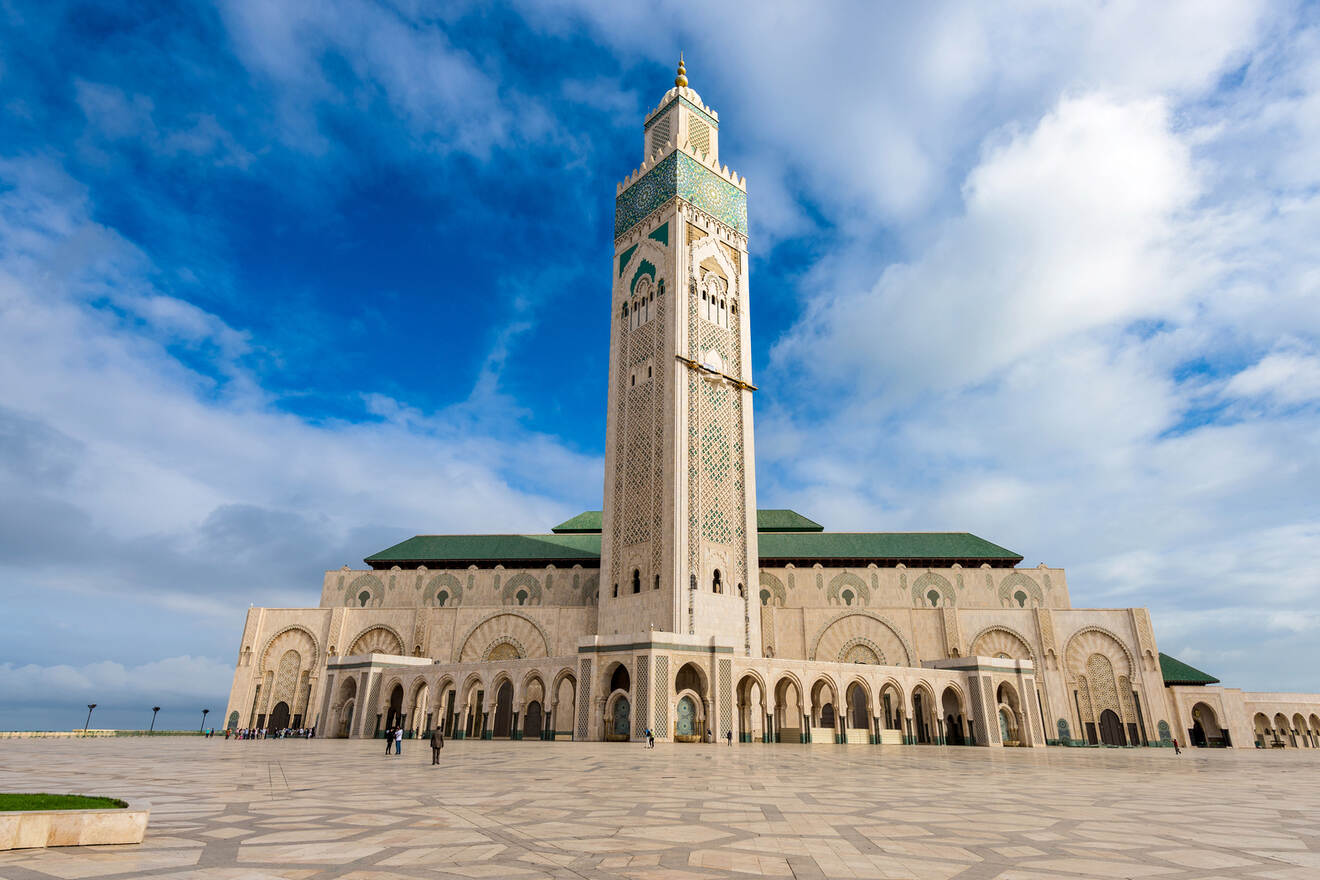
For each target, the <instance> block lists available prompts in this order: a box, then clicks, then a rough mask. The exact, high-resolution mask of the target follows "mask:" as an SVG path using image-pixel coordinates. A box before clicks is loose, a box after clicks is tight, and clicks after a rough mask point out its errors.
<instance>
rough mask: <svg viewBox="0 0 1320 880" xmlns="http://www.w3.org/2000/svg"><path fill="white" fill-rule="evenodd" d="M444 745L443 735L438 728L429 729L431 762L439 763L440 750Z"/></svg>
mask: <svg viewBox="0 0 1320 880" xmlns="http://www.w3.org/2000/svg"><path fill="white" fill-rule="evenodd" d="M444 747H445V735H444V734H443V733H441V732H440V728H438V727H437V728H436V729H435V730H433V731H431V763H432V764H439V763H440V750H441V749H443V748H444Z"/></svg>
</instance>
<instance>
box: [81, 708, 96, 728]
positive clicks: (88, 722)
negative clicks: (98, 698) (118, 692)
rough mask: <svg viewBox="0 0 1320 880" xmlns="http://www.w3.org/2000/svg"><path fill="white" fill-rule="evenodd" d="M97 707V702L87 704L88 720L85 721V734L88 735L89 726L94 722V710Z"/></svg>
mask: <svg viewBox="0 0 1320 880" xmlns="http://www.w3.org/2000/svg"><path fill="white" fill-rule="evenodd" d="M95 708H96V704H95V703H88V704H87V720H86V721H84V722H83V736H86V735H87V728H88V727H90V726H91V724H92V710H93V709H95Z"/></svg>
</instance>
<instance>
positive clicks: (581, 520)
mask: <svg viewBox="0 0 1320 880" xmlns="http://www.w3.org/2000/svg"><path fill="white" fill-rule="evenodd" d="M604 527H605V512H604V511H601V510H586V511H583V512H582V513H579V514H578V515H577V516H575V517H573V518H572V519H566V520H564V521H563V522H561V523H560V524H559V525H557V526H555V527H554V528H553V529H551V530H550V531H552V532H554V533H555V534H556V535H563V534H575V533H580V532H596V533H597V534H599V533H600V530H601V529H603V528H604Z"/></svg>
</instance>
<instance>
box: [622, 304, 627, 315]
mask: <svg viewBox="0 0 1320 880" xmlns="http://www.w3.org/2000/svg"><path fill="white" fill-rule="evenodd" d="M623 316H624V317H625V318H626V317H628V304H627V303H624V304H623Z"/></svg>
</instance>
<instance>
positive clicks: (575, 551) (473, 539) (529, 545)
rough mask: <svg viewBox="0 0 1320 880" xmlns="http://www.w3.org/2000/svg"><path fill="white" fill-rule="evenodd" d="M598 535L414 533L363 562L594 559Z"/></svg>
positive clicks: (403, 563)
mask: <svg viewBox="0 0 1320 880" xmlns="http://www.w3.org/2000/svg"><path fill="white" fill-rule="evenodd" d="M599 559H600V535H599V534H594V535H417V536H416V537H413V538H409V539H408V540H406V541H403V542H402V543H399V544H395V545H394V546H393V547H390V548H389V549H387V550H382V551H380V552H379V553H373V554H372V555H371V556H368V557H367V558H366V559H365V560H364V561H365V562H366V563H367V564H368V565H370V566H372V567H373V568H389V567H390V566H392V565H398V566H400V567H402V568H413V567H416V566H418V565H428V566H429V565H431V564H432V563H434V562H449V563H462V564H464V565H466V564H468V563H476V562H491V561H496V562H506V561H507V562H514V561H517V562H540V563H547V562H575V561H580V562H588V561H590V562H597V561H599Z"/></svg>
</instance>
